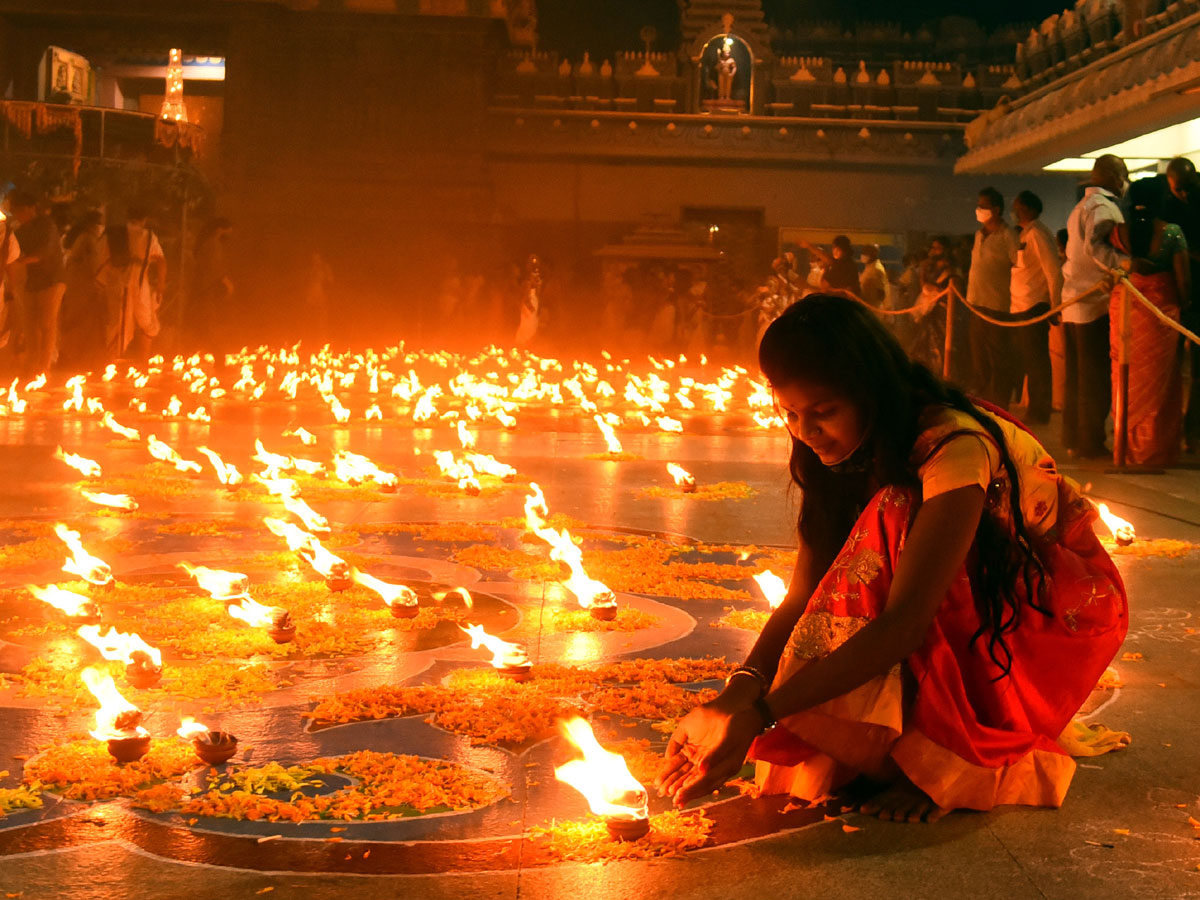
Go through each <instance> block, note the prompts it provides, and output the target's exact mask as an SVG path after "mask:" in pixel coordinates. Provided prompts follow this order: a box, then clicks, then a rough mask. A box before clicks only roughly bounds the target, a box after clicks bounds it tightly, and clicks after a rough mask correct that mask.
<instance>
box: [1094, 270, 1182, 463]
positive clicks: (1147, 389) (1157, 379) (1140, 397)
mask: <svg viewBox="0 0 1200 900" xmlns="http://www.w3.org/2000/svg"><path fill="white" fill-rule="evenodd" d="M1129 280H1130V281H1131V282H1132V283H1133V286H1134V287H1136V288H1137V289H1138V290H1139V291H1140V292H1141V293H1142V295H1143V296H1145V298H1146V299H1147V300H1149V301H1150V302H1151V303H1153V304H1154V305H1155V306H1156V307H1158V309H1159V310H1161V311H1162V312H1164V313H1166V314H1167V315H1168V316H1170V317H1171V318H1172V319H1174V320H1175V321H1176V322H1178V321H1179V315H1180V307H1179V295H1178V291H1177V290H1176V288H1175V276H1174V274H1173V273H1172V272H1169V271H1168V272H1157V273H1155V274H1153V275H1139V274H1137V273H1136V272H1135V273H1132V274H1131V275H1130V276H1129ZM1124 292H1125V287H1124V286H1123V285H1118V286H1117V288H1116V289H1115V290H1114V291H1113V295H1112V296H1113V299H1112V301H1111V310H1112V314H1111V316H1110V318H1109V321H1110V323H1111V324H1110V326H1109V333H1110V336H1111V342H1112V348H1113V352H1112V358H1113V364H1112V379H1113V397H1116V396H1117V380H1118V368H1117V348H1118V347H1120V346H1121V302H1122V294H1123V293H1124ZM1131 301H1132V302H1131V306H1130V316H1129V319H1130V325H1131V331H1132V340H1131V345H1130V354H1129V445H1128V453H1129V460H1130V462H1133V463H1135V464H1137V465H1143V466H1169V465H1173V464H1174V463H1176V462H1178V460H1179V442H1180V439H1181V438H1182V436H1183V435H1182V431H1183V370H1182V369H1181V368H1180V358H1179V338H1178V337H1177V336H1176V334H1175V332H1174V330H1172V329H1171V328H1169V327H1168V326H1166V325H1164V324H1163V323H1162V322H1160V321H1159V320H1158V319H1157V318H1155V316H1154V314H1153V313H1152V312H1150V310H1148V309H1146V307H1145V306H1144V305H1142V303H1141V302H1140V301H1138V300H1137V299H1136V298H1131Z"/></svg>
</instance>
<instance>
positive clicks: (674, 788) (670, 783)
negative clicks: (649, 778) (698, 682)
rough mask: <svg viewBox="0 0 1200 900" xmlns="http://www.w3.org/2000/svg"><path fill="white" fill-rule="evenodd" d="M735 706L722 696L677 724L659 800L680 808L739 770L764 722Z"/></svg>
mask: <svg viewBox="0 0 1200 900" xmlns="http://www.w3.org/2000/svg"><path fill="white" fill-rule="evenodd" d="M731 707H732V704H722V703H721V702H720V698H718V699H717V700H714V701H713V702H712V703H707V704H705V705H703V706H698V707H696V709H694V710H692V711H691V712H690V713H688V714H687V716H685V717H684V718H683V721H681V722H680V723H679V726H678V727H677V728H676V729H675V733H674V734H673V735H671V741H670V743H669V744H668V745H667V759H666V762H665V763H664V765H663V769H662V771H661V773H660V774H659V776H658V779H657V780H656V782H655V787H656V788H657V789H658V792H659V795H660V796H668V797H672V798H673V799H674V801H675V805H676V806H680V807H681V806H683V805H684V804H686V803H688V802H689V801H691V800H694V799H696V798H697V797H703V796H705V795H706V794H710V793H712V792H713V791H715V790H717V789H718V788H720V787H721V786H722V785H724V784H725V783H726V782H727V781H729V780H730V779H732V778H733V777H734V776H736V775H737V773H738V772H739V771H741V768H742V765H743V764H744V763H745V761H746V753H747V752H748V751H749V750H750V745H751V744H752V743H754V739H755V738H756V737H758V735H759V734H761V733H762V726H763V723H762V718H761V716H759V714H758V713H757V712H756V711H755V710H754V709H752V708H750V707H746V706H741V707H740V708H731Z"/></svg>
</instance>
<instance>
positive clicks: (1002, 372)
mask: <svg viewBox="0 0 1200 900" xmlns="http://www.w3.org/2000/svg"><path fill="white" fill-rule="evenodd" d="M975 218H976V219H977V220H978V221H979V230H978V231H976V232H975V245H974V247H973V248H972V250H971V274H970V277H969V278H968V279H967V303H969V304H970V305H971V306H974V307H976V308H978V309H980V310H982V311H983V312H984V313H986V314H988V315H990V316H992V318H999V319H1004V318H1007V317H1008V315H1009V312H1010V311H1011V308H1012V295H1011V293H1010V284H1011V279H1012V267H1013V264H1014V263H1015V262H1016V258H1017V237H1016V234H1015V233H1014V232H1013V230H1012V229H1011V228H1010V227H1009V226H1008V224H1007V223H1006V222H1005V221H1004V198H1003V197H1002V196H1000V192H999V191H997V190H996V189H995V188H991V187H987V188H984V189H983V190H982V191H980V192H979V202H978V203H977V204H976V206H975ZM997 314H998V315H997ZM1011 332H1012V329H1011V328H1008V327H1007V326H1004V325H993V324H992V323H991V322H985V321H984V320H983V319H981V318H979V317H978V316H972V318H971V326H970V331H969V334H968V337H969V339H970V343H971V366H972V368H973V369H974V370H975V379H976V385H975V386H976V390H978V392H979V394H980V395H981V396H982V397H983V399H985V400H987V401H989V402H990V403H994V404H995V405H997V406H999V407H1000V408H1002V409H1007V408H1008V401H1009V400H1010V399H1011V398H1012V391H1013V386H1014V382H1015V381H1016V377H1015V374H1014V366H1013V347H1012V344H1013V341H1012V334H1011Z"/></svg>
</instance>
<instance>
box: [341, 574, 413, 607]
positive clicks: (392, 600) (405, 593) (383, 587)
mask: <svg viewBox="0 0 1200 900" xmlns="http://www.w3.org/2000/svg"><path fill="white" fill-rule="evenodd" d="M350 577H351V578H353V579H354V582H355V583H356V584H361V585H362V586H363V587H365V588H367V589H368V590H372V591H374V592H375V593H377V594H378V595H379V596H380V597H382V598H383V602H384V603H386V604H387V605H388V606H394V605H396V604H400V605H401V606H416V605H417V594H416V592H415V591H414V590H413V589H412V588H410V587H408V586H406V585H403V584H390V583H388V582H386V581H382V580H380V579H378V578H376V577H375V576H374V575H368V574H367V573H366V572H360V571H358V569H351V570H350Z"/></svg>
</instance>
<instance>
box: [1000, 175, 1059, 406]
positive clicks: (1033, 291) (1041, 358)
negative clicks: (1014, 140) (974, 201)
mask: <svg viewBox="0 0 1200 900" xmlns="http://www.w3.org/2000/svg"><path fill="white" fill-rule="evenodd" d="M1041 214H1042V200H1041V198H1040V197H1038V195H1037V194H1035V193H1033V192H1032V191H1021V193H1019V194H1017V197H1016V199H1015V200H1014V201H1013V215H1014V216H1015V217H1016V219H1017V230H1018V240H1019V243H1018V244H1017V264H1016V265H1015V266H1013V270H1012V315H1013V319H1014V320H1015V321H1020V320H1021V319H1036V318H1037V317H1038V316H1042V315H1045V314H1046V313H1047V312H1049V311H1050V308H1051V307H1053V306H1058V304H1059V303H1061V302H1062V285H1063V275H1062V263H1060V262H1059V261H1058V247H1057V245H1056V243H1055V240H1054V235H1053V234H1051V233H1050V229H1049V228H1047V227H1046V225H1045V223H1044V222H1042V220H1041V219H1039V218H1038V216H1040V215H1041ZM1013 332H1014V339H1015V343H1016V347H1017V357H1018V358H1019V359H1020V361H1021V371H1022V372H1023V373H1024V376H1025V378H1026V379H1027V380H1028V388H1027V389H1028V392H1029V408H1028V409H1026V410H1025V422H1026V424H1028V425H1044V424H1045V423H1047V422H1049V421H1050V401H1051V394H1052V389H1053V380H1052V376H1051V373H1050V322H1049V321H1048V320H1043V321H1041V322H1037V323H1035V324H1033V325H1022V326H1021V327H1019V328H1014V329H1013ZM1020 391H1021V385H1020V382H1019V381H1018V383H1017V393H1018V394H1019V393H1020Z"/></svg>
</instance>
